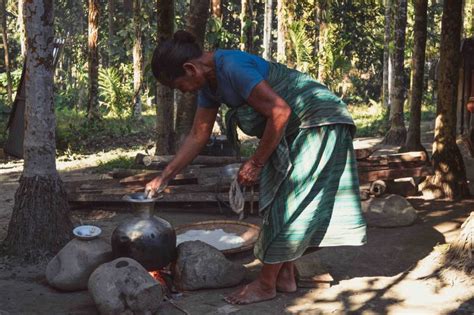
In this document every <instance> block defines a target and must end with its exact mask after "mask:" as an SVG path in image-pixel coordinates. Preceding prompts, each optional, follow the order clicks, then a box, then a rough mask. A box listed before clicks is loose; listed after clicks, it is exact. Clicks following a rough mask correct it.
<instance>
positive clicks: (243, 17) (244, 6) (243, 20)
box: [239, 0, 249, 51]
mask: <svg viewBox="0 0 474 315" xmlns="http://www.w3.org/2000/svg"><path fill="white" fill-rule="evenodd" d="M240 5H241V10H240V45H239V49H240V50H242V51H249V47H248V45H247V21H248V19H249V12H248V11H249V0H241V1H240Z"/></svg>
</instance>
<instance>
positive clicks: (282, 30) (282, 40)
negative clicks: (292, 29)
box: [276, 0, 288, 63]
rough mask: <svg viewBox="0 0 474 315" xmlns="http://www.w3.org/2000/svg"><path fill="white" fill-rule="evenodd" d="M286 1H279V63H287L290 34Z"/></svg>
mask: <svg viewBox="0 0 474 315" xmlns="http://www.w3.org/2000/svg"><path fill="white" fill-rule="evenodd" d="M286 2H287V1H286V0H278V1H277V20H278V31H277V58H276V59H277V61H278V62H280V63H286V39H287V32H288V22H287V14H286V12H287V8H286Z"/></svg>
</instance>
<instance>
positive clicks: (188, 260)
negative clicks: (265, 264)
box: [174, 241, 246, 290]
mask: <svg viewBox="0 0 474 315" xmlns="http://www.w3.org/2000/svg"><path fill="white" fill-rule="evenodd" d="M177 251H178V259H177V261H176V265H175V270H174V271H175V272H174V284H175V286H176V287H177V288H178V289H180V290H198V289H216V288H226V287H231V286H235V285H237V284H239V283H240V282H241V281H242V280H243V278H244V276H245V273H246V269H245V267H244V266H242V265H239V264H236V263H234V262H231V261H229V260H228V259H227V258H226V257H225V256H224V254H222V253H221V252H220V251H219V250H218V249H216V248H215V247H213V246H211V245H209V244H206V243H204V242H201V241H189V242H183V243H181V244H179V246H178V249H177Z"/></svg>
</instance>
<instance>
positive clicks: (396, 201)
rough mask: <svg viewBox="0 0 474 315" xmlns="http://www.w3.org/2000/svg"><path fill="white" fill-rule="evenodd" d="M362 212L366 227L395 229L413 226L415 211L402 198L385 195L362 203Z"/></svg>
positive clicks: (415, 216)
mask: <svg viewBox="0 0 474 315" xmlns="http://www.w3.org/2000/svg"><path fill="white" fill-rule="evenodd" d="M362 212H363V213H364V217H365V219H366V221H367V225H369V226H375V227H397V226H408V225H411V224H413V222H415V220H416V218H417V214H416V210H415V209H414V208H413V207H412V205H411V204H410V203H409V202H408V201H407V200H406V199H405V198H404V197H402V196H399V195H391V194H386V195H383V196H381V197H375V198H371V199H369V200H367V201H362Z"/></svg>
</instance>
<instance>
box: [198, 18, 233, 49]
mask: <svg viewBox="0 0 474 315" xmlns="http://www.w3.org/2000/svg"><path fill="white" fill-rule="evenodd" d="M207 29H208V32H207V33H206V40H207V42H208V44H209V46H210V48H231V47H232V46H234V45H236V44H237V43H238V42H239V36H237V35H235V34H233V33H231V32H229V31H227V30H226V29H225V28H224V26H223V23H222V19H218V18H215V17H210V18H209V20H208V21H207Z"/></svg>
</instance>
